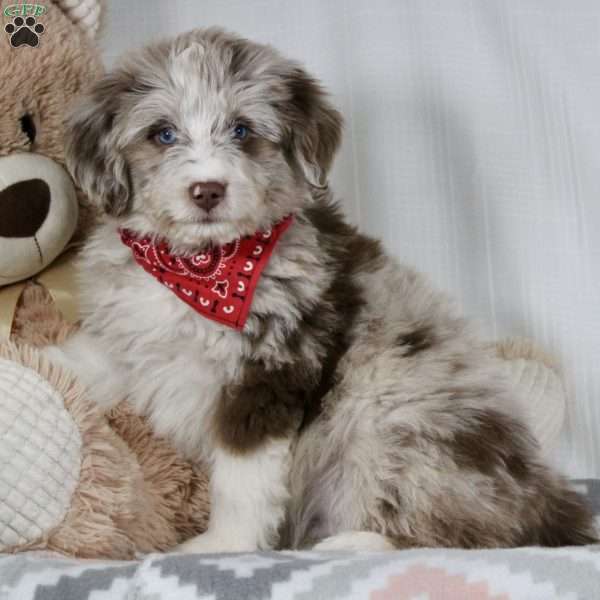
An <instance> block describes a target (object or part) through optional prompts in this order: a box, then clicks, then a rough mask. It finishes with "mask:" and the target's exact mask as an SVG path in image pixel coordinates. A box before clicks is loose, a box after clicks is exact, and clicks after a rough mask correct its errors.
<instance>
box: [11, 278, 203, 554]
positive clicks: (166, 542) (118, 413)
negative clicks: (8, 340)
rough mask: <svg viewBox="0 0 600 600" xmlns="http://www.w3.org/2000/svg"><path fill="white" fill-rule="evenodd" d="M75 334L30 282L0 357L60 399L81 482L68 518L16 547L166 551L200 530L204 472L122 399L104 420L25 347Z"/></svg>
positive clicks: (60, 373)
mask: <svg viewBox="0 0 600 600" xmlns="http://www.w3.org/2000/svg"><path fill="white" fill-rule="evenodd" d="M75 329H76V328H75V327H74V326H73V325H70V324H69V323H67V322H66V321H65V320H64V319H63V318H62V317H61V315H60V313H59V312H58V311H57V310H56V308H55V307H54V305H53V304H52V301H51V298H50V297H49V295H48V293H47V292H46V291H45V290H44V289H43V288H42V287H41V286H39V285H35V284H31V285H29V286H28V287H27V288H26V290H25V292H24V293H23V296H22V298H21V301H20V304H19V307H18V310H17V314H16V318H15V323H14V326H13V334H12V340H13V341H14V342H16V343H17V344H18V345H17V346H14V345H13V346H11V347H8V346H6V347H5V348H4V349H2V348H3V347H0V354H1V355H2V356H4V357H6V358H14V359H15V360H19V361H20V362H23V363H24V364H26V365H28V366H31V367H32V368H34V369H36V370H38V371H40V372H41V373H42V375H43V376H45V377H47V378H48V380H49V381H50V382H51V383H52V384H53V385H54V386H55V387H56V388H57V389H58V390H59V391H60V392H61V393H62V394H63V395H64V396H65V399H66V405H67V407H68V409H69V411H70V413H71V415H72V416H73V418H74V420H75V421H76V423H77V424H78V425H79V428H80V430H81V431H82V434H83V449H84V457H83V462H82V470H81V481H80V483H79V486H78V488H77V490H76V492H75V494H74V499H73V505H72V508H71V510H70V511H69V513H68V515H67V517H66V518H65V520H64V522H63V523H61V525H60V526H59V527H57V528H56V529H55V530H53V531H51V532H48V534H47V535H46V536H44V537H43V538H42V539H40V540H38V541H37V542H35V543H32V544H29V545H28V546H27V547H26V548H25V547H19V548H15V549H14V550H15V551H23V550H26V549H27V550H30V549H49V550H54V551H57V552H62V553H64V554H69V555H73V556H79V557H85V558H99V557H103V558H115V559H127V558H133V557H134V555H135V553H136V552H151V551H161V550H166V549H167V548H170V547H172V546H174V545H175V544H177V543H178V542H181V541H183V540H185V539H187V538H189V537H191V536H193V535H197V534H198V533H200V532H202V531H204V529H205V528H206V523H207V520H208V511H209V500H208V489H207V488H208V481H207V477H206V474H205V473H204V471H203V470H202V469H201V468H200V467H194V465H192V464H191V463H190V462H188V461H185V460H183V459H182V458H181V457H180V456H179V455H178V454H177V453H176V452H175V451H174V450H173V448H172V447H171V446H170V445H169V444H168V443H167V442H165V441H164V440H163V439H161V438H158V437H156V436H154V435H153V433H152V431H151V429H150V427H149V426H148V424H147V423H146V421H145V420H144V419H142V418H140V417H138V416H136V415H134V414H133V412H132V411H131V409H130V408H129V407H128V406H127V404H126V403H125V402H122V403H121V404H119V406H117V407H116V408H115V409H113V410H112V411H111V412H110V414H109V415H108V421H107V420H106V419H105V418H104V417H102V416H101V414H100V413H99V411H98V410H97V409H96V408H95V407H94V406H93V405H92V404H91V403H89V402H88V401H87V399H86V398H85V394H84V393H83V391H82V389H81V387H80V386H79V384H77V382H76V381H75V380H74V378H73V377H72V376H70V375H67V374H66V373H65V371H64V370H62V369H60V368H59V367H57V366H56V365H51V364H50V363H48V361H46V360H44V359H41V358H40V355H39V354H38V353H36V352H35V351H34V350H29V349H28V346H37V347H43V346H46V345H48V344H52V343H57V342H59V341H61V340H64V339H66V338H67V337H68V336H69V335H70V334H71V333H72V332H73V331H75ZM25 344H27V346H26V345H25Z"/></svg>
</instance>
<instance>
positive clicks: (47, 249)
mask: <svg viewBox="0 0 600 600" xmlns="http://www.w3.org/2000/svg"><path fill="white" fill-rule="evenodd" d="M78 208H79V207H78V204H77V194H76V192H75V186H74V184H73V181H72V179H71V178H70V177H69V175H68V173H67V172H66V171H65V169H64V168H63V167H62V166H61V165H60V164H58V163H57V162H55V161H53V160H51V159H50V158H48V157H46V156H42V155H40V154H34V153H24V154H11V155H9V156H5V157H2V158H0V287H1V286H3V285H7V284H9V283H13V282H15V281H20V280H21V279H26V278H27V277H31V276H33V275H35V274H36V273H38V272H39V271H41V270H42V269H44V268H45V267H46V266H47V265H49V264H50V263H51V262H52V261H53V260H54V259H55V258H56V257H57V256H58V255H59V254H60V253H61V252H62V251H63V250H64V248H65V246H66V245H67V243H68V242H69V240H70V239H71V236H72V235H73V232H74V231H75V227H76V225H77V218H78V212H79V210H78Z"/></svg>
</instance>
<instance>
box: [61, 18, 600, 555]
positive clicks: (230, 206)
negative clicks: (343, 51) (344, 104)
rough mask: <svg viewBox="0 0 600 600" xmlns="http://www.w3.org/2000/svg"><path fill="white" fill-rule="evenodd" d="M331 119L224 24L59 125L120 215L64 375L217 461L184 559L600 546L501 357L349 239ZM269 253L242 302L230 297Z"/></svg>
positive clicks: (375, 251) (286, 64)
mask: <svg viewBox="0 0 600 600" xmlns="http://www.w3.org/2000/svg"><path fill="white" fill-rule="evenodd" d="M341 123H342V119H341V117H340V115H339V113H338V112H337V111H336V110H335V109H334V108H333V107H332V106H331V105H330V103H329V101H328V99H327V97H326V95H325V94H324V92H323V90H322V88H321V87H320V85H319V84H318V83H317V82H316V81H315V80H314V79H313V78H312V77H310V76H309V75H308V74H307V73H306V72H305V71H304V70H303V69H302V68H301V67H300V66H299V65H298V64H297V63H295V62H292V61H290V60H287V59H285V58H283V57H282V56H280V54H278V53H277V52H276V51H275V50H273V49H272V48H270V47H268V46H263V45H260V44H256V43H252V42H249V41H247V40H244V39H241V38H239V37H236V36H234V35H231V34H229V33H226V32H224V31H222V30H219V29H206V30H195V31H192V32H190V33H186V34H184V35H181V36H180V37H178V38H176V39H174V40H172V41H167V42H164V43H160V44H158V45H153V46H150V47H148V48H146V49H144V50H142V51H141V52H137V53H134V54H131V55H130V56H128V57H127V58H126V59H125V60H123V61H122V62H121V63H120V65H118V66H117V67H116V68H115V69H114V70H113V71H112V72H111V73H109V74H108V75H106V76H105V77H104V78H103V79H102V80H101V81H100V82H99V83H98V84H97V85H96V86H95V87H94V89H93V90H91V92H90V94H89V95H88V96H87V97H86V98H85V99H84V100H83V102H82V103H81V104H80V106H79V107H78V108H77V110H76V111H75V112H74V114H73V115H72V117H71V118H70V121H69V123H68V130H67V141H68V143H67V146H68V164H69V168H70V170H71V172H72V174H73V176H74V178H75V179H76V181H77V182H78V184H79V185H80V187H81V188H82V189H83V190H84V191H85V192H86V193H87V194H88V195H89V196H90V198H92V199H94V200H95V201H96V202H97V204H98V206H100V207H101V208H102V210H103V211H104V213H105V215H106V216H105V218H104V219H103V222H102V224H101V225H100V226H99V228H98V229H97V231H96V232H95V233H94V234H93V236H92V237H91V239H89V241H88V242H87V245H86V246H85V248H84V249H83V251H82V255H81V260H80V277H81V284H82V285H81V289H82V327H81V331H80V333H79V334H78V335H76V336H75V337H73V338H71V340H70V341H69V342H68V343H66V345H65V346H64V347H62V348H61V349H59V350H56V349H55V350H54V351H53V352H52V354H53V356H54V357H55V358H58V359H60V360H62V361H63V362H64V363H65V364H66V365H67V366H69V367H70V368H71V369H72V370H73V371H75V372H76V373H77V374H78V376H79V377H80V378H81V379H82V380H83V381H84V382H85V384H86V385H87V386H88V389H89V393H90V395H91V396H92V397H93V398H94V399H95V400H96V402H98V403H99V404H100V405H101V406H103V407H106V408H108V407H109V406H110V405H111V403H112V402H114V401H116V400H119V399H122V398H123V397H125V396H127V397H128V399H129V401H130V402H131V404H132V405H133V407H135V409H136V410H137V411H138V412H139V413H140V414H142V415H145V416H147V417H148V419H149V420H150V422H151V424H152V426H153V427H154V429H155V431H156V432H157V434H159V435H163V436H166V437H168V438H169V439H170V440H171V441H172V442H173V443H174V444H175V445H176V447H177V448H178V449H179V450H180V451H181V452H182V453H184V454H185V455H186V456H187V457H190V458H192V459H202V460H205V461H206V463H207V464H208V465H210V468H211V502H212V514H211V518H210V525H209V527H208V530H207V532H206V533H205V534H203V535H201V536H199V537H197V538H195V539H192V540H190V541H188V542H186V543H185V544H183V546H181V547H180V550H182V551H189V552H221V551H252V550H257V549H268V548H275V547H279V548H312V547H315V548H317V549H322V550H323V549H325V550H326V549H360V548H362V549H370V550H382V549H390V548H408V547H416V546H460V547H465V548H474V547H499V546H503V547H508V546H519V545H526V544H533V545H548V546H557V545H567V544H586V543H591V542H594V541H596V535H595V532H594V530H593V526H592V519H591V516H590V513H589V511H588V509H587V508H586V506H585V504H584V502H583V500H582V499H581V498H580V497H579V496H578V495H577V494H576V493H575V492H574V491H572V490H571V489H570V488H569V487H568V485H567V483H566V482H565V480H564V479H563V478H561V477H560V476H559V475H557V474H555V473H554V472H553V471H552V470H551V469H549V468H548V467H547V466H546V465H544V463H543V461H542V460H541V459H540V455H539V451H538V447H537V444H536V442H535V441H534V440H533V439H532V437H531V435H530V433H529V431H528V430H527V428H526V426H525V425H524V424H523V422H522V420H521V419H520V417H519V416H518V411H517V409H516V403H515V402H514V399H513V398H512V397H511V393H510V391H509V390H510V387H509V385H508V382H507V381H506V380H505V379H504V375H503V373H504V371H503V369H502V367H501V366H500V364H499V362H498V360H497V359H496V358H495V356H494V354H493V352H492V351H490V350H489V349H488V347H487V346H486V344H485V343H484V342H482V341H481V340H480V339H479V338H478V336H477V334H476V333H474V332H473V331H472V330H471V329H470V327H469V326H468V324H467V323H466V322H465V321H464V320H463V319H462V318H461V317H460V316H459V315H458V314H457V312H456V311H455V309H454V308H453V307H452V305H451V304H450V303H449V302H448V300H447V299H446V298H445V297H444V296H442V295H440V294H439V293H438V292H436V291H434V290H432V289H431V287H430V286H429V285H428V284H427V282H426V281H425V280H424V279H423V278H422V277H421V276H420V275H419V274H418V273H416V272H414V271H413V270H411V269H409V268H407V267H405V266H403V265H400V264H398V263H397V262H396V261H395V260H393V259H392V258H391V257H389V256H388V255H386V254H385V252H384V251H383V250H382V248H381V246H380V244H379V243H378V242H377V241H375V240H373V239H370V238H368V237H366V236H364V235H362V234H360V233H358V232H357V230H356V229H355V228H354V227H352V226H350V225H348V224H347V223H346V222H345V221H344V219H343V217H342V216H341V214H340V212H339V210H338V208H337V207H336V205H335V203H334V202H333V200H332V197H331V194H330V192H329V191H328V189H327V183H326V182H327V172H328V169H329V167H330V165H331V162H332V160H333V157H334V154H335V151H336V149H337V147H338V145H339V142H340V132H341ZM273 232H276V233H277V236H276V237H277V240H276V241H274V237H273V238H270V237H269V236H271V234H272V233H273ZM256 240H258V241H257V245H256V248H255V250H252V243H254V241H256ZM265 240H270V242H269V243H270V245H268V246H267V241H265ZM258 242H260V243H258ZM248 244H250V246H248ZM246 246H247V247H248V248H250V250H249V254H248V255H247V256H246V255H242V262H241V263H239V264H240V265H242V266H240V267H239V271H236V270H235V269H238V267H235V268H233V267H231V264H233V263H232V262H231V261H234V260H236V258H235V257H236V256H238V258H239V255H240V252H246V250H243V251H242V250H241V248H242V247H243V248H246ZM263 250H265V254H268V253H270V258H268V260H266V262H265V261H263V262H262V263H260V264H261V267H260V268H261V269H262V272H261V274H260V277H258V279H256V280H254V283H255V286H254V289H253V296H252V297H251V298H250V300H251V301H248V296H246V297H244V298H242V299H241V300H239V302H240V303H241V304H240V305H239V306H238V305H234V304H233V299H232V300H231V302H232V304H230V305H229V304H226V302H225V301H221V302H220V301H219V298H225V297H227V298H233V297H234V296H235V294H231V289H228V288H229V286H230V285H233V286H234V287H235V292H236V293H237V292H239V293H240V294H242V296H243V294H244V293H246V292H247V290H246V287H245V283H244V281H246V280H245V279H241V278H242V277H244V276H245V275H246V274H245V273H244V272H243V271H244V269H250V270H252V269H253V265H254V263H253V260H254V259H255V258H256V257H254V256H253V254H255V253H258V254H261V253H262V252H263ZM215 257H216V258H215ZM232 257H233V258H232ZM256 260H258V258H256ZM211 261H213V262H211ZM215 261H216V262H215ZM208 263H210V265H212V266H210V265H208ZM235 264H237V263H235ZM256 264H257V265H258V264H259V263H258V262H257V263H256ZM207 265H208V266H207ZM257 268H258V267H257ZM203 269H204V270H203ZM207 269H208V270H207ZM211 269H212V270H211ZM227 269H230V270H231V269H233V271H232V272H231V273H229V271H227ZM228 273H229V274H228ZM182 274H183V275H182ZM170 277H171V279H169V278H170ZM181 277H183V278H181ZM228 277H229V279H228ZM236 277H237V278H238V279H236ZM248 281H249V279H248ZM186 286H188V287H189V289H188V287H186ZM193 286H196V287H195V288H193ZM198 286H199V287H198ZM203 286H204V287H203ZM211 286H212V287H211ZM192 288H193V289H192ZM198 290H200V292H199V291H198ZM202 290H204V291H205V292H206V294H205V295H206V297H204V296H203V295H202V294H203V293H204V292H203V291H202ZM210 294H212V295H210ZM215 294H217V295H215ZM242 296H240V298H241V297H242ZM236 298H237V296H236ZM236 301H238V300H236ZM244 302H245V304H244ZM240 306H241V308H240ZM221 309H222V311H221ZM238 309H239V310H238ZM211 311H212V312H211ZM228 311H229V312H228ZM234 311H235V315H237V317H236V318H237V319H238V320H237V321H235V322H234V321H231V320H229V321H228V320H227V319H228V318H230V319H231V318H232V314H234ZM244 311H246V312H245V314H244ZM228 315H229V316H228Z"/></svg>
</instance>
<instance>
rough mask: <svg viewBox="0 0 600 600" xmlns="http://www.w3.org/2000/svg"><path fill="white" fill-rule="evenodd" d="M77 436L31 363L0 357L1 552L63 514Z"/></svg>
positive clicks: (72, 482) (76, 464) (75, 471)
mask: <svg viewBox="0 0 600 600" xmlns="http://www.w3.org/2000/svg"><path fill="white" fill-rule="evenodd" d="M80 460H81V436H80V435H79V430H78V429H77V426H76V425H75V422H74V421H73V419H72V418H71V416H70V415H69V413H68V412H67V410H66V409H65V408H64V405H63V399H62V397H61V396H60V394H58V392H57V391H56V390H55V389H54V388H53V387H51V385H50V384H49V383H48V382H47V381H46V380H45V379H44V378H43V377H41V376H40V375H39V374H38V373H36V371H34V370H33V369H29V368H27V367H24V366H23V365H21V364H19V363H17V362H13V361H9V360H6V359H3V358H0V465H1V466H2V468H1V469H0V552H3V551H6V550H7V549H9V548H10V547H11V546H15V545H22V544H26V543H28V542H33V541H35V540H37V539H38V538H39V537H40V536H41V535H42V534H43V533H44V532H48V531H49V530H50V529H51V528H52V527H54V526H56V525H58V524H59V523H60V522H61V521H62V519H63V518H64V516H65V514H66V512H67V510H68V508H69V506H70V504H71V496H72V494H73V491H74V490H75V488H76V486H77V482H78V480H79V469H80Z"/></svg>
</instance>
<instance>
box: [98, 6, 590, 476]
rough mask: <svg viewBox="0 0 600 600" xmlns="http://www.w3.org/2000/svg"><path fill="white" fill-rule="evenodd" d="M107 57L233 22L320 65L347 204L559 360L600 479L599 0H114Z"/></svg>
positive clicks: (584, 466) (576, 448)
mask: <svg viewBox="0 0 600 600" xmlns="http://www.w3.org/2000/svg"><path fill="white" fill-rule="evenodd" d="M108 8H109V11H108V16H107V22H106V32H105V41H104V47H105V57H106V59H107V61H108V62H109V63H110V62H111V61H112V60H113V59H114V57H115V56H116V55H117V54H119V53H121V52H122V51H123V50H125V49H126V48H129V47H134V46H137V45H139V44H141V43H145V42H148V41H150V40H152V39H154V38H156V37H161V36H163V35H169V34H174V33H176V32H179V31H183V30H186V29H190V28H192V27H197V26H205V25H212V24H219V25H223V26H226V27H228V28H230V29H232V30H235V31H238V32H240V33H242V34H245V35H247V36H250V37H252V38H254V39H257V40H260V41H264V42H271V43H273V44H275V45H276V46H277V47H279V48H280V49H281V50H282V51H283V52H285V53H286V54H288V55H290V56H294V57H297V58H298V59H300V60H302V61H303V62H304V63H305V64H306V65H307V67H308V68H309V69H310V70H311V71H313V72H315V73H316V74H317V75H318V76H319V77H321V78H322V79H323V81H324V82H325V84H326V85H327V87H328V88H329V89H330V90H331V91H332V92H333V94H334V99H335V102H336V103H337V105H338V106H339V107H340V109H341V110H342V112H343V113H344V115H345V117H346V133H345V138H344V143H343V147H342V150H341V153H340V155H339V157H338V160H337V163H336V165H335V168H334V172H333V184H334V187H335V189H336V191H337V193H338V194H339V196H340V197H341V198H342V199H343V201H344V203H345V206H346V209H347V212H348V214H349V216H350V218H351V219H353V220H354V221H355V222H357V223H359V224H360V225H361V227H362V228H363V229H364V230H366V231H367V232H369V233H371V234H373V235H377V236H380V237H382V238H383V239H384V240H385V242H386V244H387V247H388V248H389V250H390V251H391V252H393V253H394V254H395V255H396V256H398V258H400V259H401V260H404V261H407V262H409V263H412V264H414V265H416V266H417V267H418V268H419V269H421V270H422V271H425V272H427V273H428V274H429V275H430V276H431V278H432V280H433V281H434V282H435V284H436V285H438V286H439V287H441V288H444V289H446V290H448V291H449V292H450V293H451V294H452V295H454V296H455V297H456V298H457V299H458V301H459V303H460V304H461V306H462V307H463V309H464V311H465V313H466V314H468V315H470V316H471V317H475V318H479V319H481V320H482V321H483V322H484V323H486V327H487V330H488V333H489V334H490V336H494V337H501V336H504V335H525V336H531V337H533V338H534V339H535V340H537V341H538V342H539V343H540V344H541V345H543V346H545V347H546V348H548V349H549V350H550V351H552V352H554V353H556V354H557V356H558V357H559V358H560V359H561V360H562V361H563V363H564V366H565V373H566V377H567V382H568V388H569V393H570V396H571V402H570V404H569V406H568V409H567V423H566V428H565V431H564V432H563V435H562V442H561V445H560V450H559V452H558V453H557V456H556V459H557V462H559V463H560V465H562V466H563V468H564V469H565V470H566V471H567V472H568V473H569V475H571V476H573V477H583V476H600V448H599V442H598V441H597V439H598V427H599V426H600V418H599V417H600V370H599V369H598V366H597V365H599V364H600V235H598V234H597V231H596V230H597V229H598V228H600V109H599V107H600V2H598V0H485V1H483V0H481V1H474V0H418V1H415V0H410V1H409V0H388V1H385V0H327V1H323V0H302V1H301V2H300V1H298V0H202V2H199V1H197V0H172V1H170V2H163V1H160V0H129V1H128V2H126V3H125V2H121V1H117V0H112V1H109V2H108Z"/></svg>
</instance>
